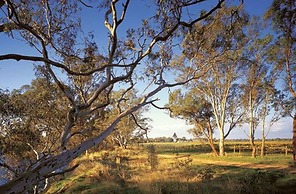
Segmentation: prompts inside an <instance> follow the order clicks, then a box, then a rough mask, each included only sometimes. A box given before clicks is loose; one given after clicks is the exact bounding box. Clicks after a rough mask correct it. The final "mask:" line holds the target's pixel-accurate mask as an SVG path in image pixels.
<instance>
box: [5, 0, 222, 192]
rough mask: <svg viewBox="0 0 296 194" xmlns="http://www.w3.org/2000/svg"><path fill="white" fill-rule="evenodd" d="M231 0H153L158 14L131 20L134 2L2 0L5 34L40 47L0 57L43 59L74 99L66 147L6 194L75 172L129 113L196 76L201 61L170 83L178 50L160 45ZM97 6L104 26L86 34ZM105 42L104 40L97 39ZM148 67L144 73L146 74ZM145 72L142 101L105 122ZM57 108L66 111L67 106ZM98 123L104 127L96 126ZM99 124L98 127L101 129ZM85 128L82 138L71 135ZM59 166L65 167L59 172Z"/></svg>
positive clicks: (52, 77) (66, 95)
mask: <svg viewBox="0 0 296 194" xmlns="http://www.w3.org/2000/svg"><path fill="white" fill-rule="evenodd" d="M224 1H225V0H216V1H213V5H214V6H212V7H209V6H207V7H206V8H207V10H206V11H203V12H202V13H201V14H199V13H198V12H196V10H199V9H198V8H200V6H201V5H203V3H204V2H203V1H199V0H181V1H180V0H178V1H156V2H154V3H153V4H151V5H152V6H150V7H145V9H146V10H149V9H151V14H150V13H148V12H147V15H145V16H143V17H142V15H137V16H136V17H133V21H132V22H130V23H125V22H124V21H125V20H126V19H127V18H128V17H131V16H132V15H129V7H130V6H131V2H130V1H129V0H125V1H124V0H122V1H121V0H107V1H102V2H99V3H95V2H94V1H90V2H89V4H88V2H83V1H74V0H67V1H66V0H63V1H49V0H44V1H31V0H26V1H22V0H0V6H1V10H2V11H3V12H2V13H1V16H0V17H1V18H0V21H1V25H0V32H1V33H2V35H3V33H6V34H7V35H8V38H10V39H11V40H12V39H14V38H16V40H23V41H24V42H25V43H27V46H28V48H29V49H32V50H34V54H31V55H26V54H19V53H14V52H12V53H1V54H0V61H1V62H3V61H5V60H16V61H29V62H34V63H37V64H38V65H39V66H40V68H41V69H43V72H44V74H45V75H46V76H47V77H48V79H50V80H51V81H52V82H54V83H55V85H57V87H58V89H59V91H60V92H61V93H62V94H63V98H65V99H66V102H67V103H66V106H64V107H62V108H65V109H66V110H65V111H66V113H65V114H64V116H63V117H62V118H65V121H64V122H63V126H62V127H61V128H60V129H59V130H60V134H61V135H60V137H59V140H58V141H56V142H58V143H59V150H58V151H57V152H56V153H54V154H53V155H50V156H48V157H43V158H40V159H39V160H38V161H36V163H35V164H34V165H32V166H30V167H29V168H28V169H26V170H25V171H24V172H23V173H21V174H20V175H19V176H17V177H16V178H14V179H12V180H11V181H10V182H8V183H7V184H5V185H2V186H1V187H0V192H1V193H26V192H28V191H29V190H31V188H33V187H34V185H37V184H38V182H40V181H43V180H45V179H47V178H49V177H52V176H55V175H58V174H62V173H65V172H68V171H70V170H73V169H74V168H75V167H77V165H75V166H71V167H69V164H70V162H71V161H73V160H74V159H75V158H77V157H78V156H79V155H81V154H82V153H83V152H84V151H85V150H87V149H89V148H92V147H94V146H96V145H98V144H100V143H101V142H102V141H103V140H104V139H105V138H106V137H107V136H109V135H110V134H111V133H112V132H113V131H114V130H115V128H116V125H117V124H118V123H119V122H120V120H121V119H122V118H124V117H125V116H127V115H130V114H132V113H133V112H136V111H138V110H139V109H140V108H142V107H144V106H147V105H151V104H153V103H154V102H155V101H157V98H155V97H154V96H155V94H157V93H158V92H159V91H161V90H162V89H164V88H168V87H173V86H177V85H182V84H185V83H187V82H188V81H190V80H192V79H194V78H197V74H198V73H199V69H198V67H196V68H194V69H193V71H191V72H188V74H187V75H188V76H184V75H185V74H183V78H184V79H183V80H179V81H178V82H168V80H167V79H166V77H165V75H166V74H165V72H166V71H167V70H169V68H170V65H171V63H170V62H171V59H172V58H171V57H170V56H169V55H171V54H172V52H173V51H174V49H172V50H171V51H172V52H158V51H160V49H159V47H157V46H160V47H162V46H164V47H166V46H168V47H170V45H178V41H180V39H178V38H179V37H176V35H179V33H180V32H181V29H182V30H184V29H186V28H190V27H192V26H193V25H194V24H196V23H198V22H200V21H202V20H204V19H206V18H207V17H208V16H210V15H211V14H213V13H215V12H216V11H217V10H218V9H219V8H221V7H223V6H224V5H223V3H224ZM139 6H144V5H143V4H140V5H139ZM96 9H100V13H99V14H98V15H93V17H92V18H91V19H93V18H96V19H97V20H98V22H97V24H98V25H99V24H100V22H101V24H102V26H103V27H105V31H104V30H102V31H101V32H96V33H95V32H94V33H88V32H84V30H83V24H84V23H83V22H84V21H85V20H83V14H82V13H81V11H83V10H86V12H88V14H94V13H96V14H97V12H95V11H97V10H96ZM138 9H141V8H138ZM142 9H143V7H142ZM93 10H95V11H93ZM103 11H105V12H104V13H103V14H102V12H103ZM193 13H194V14H193ZM131 14H132V12H131ZM84 19H85V18H84ZM87 19H88V20H89V19H90V17H88V18H87ZM100 19H101V20H100ZM136 20H137V21H136ZM85 22H88V21H85ZM133 24H137V25H138V26H135V25H133ZM95 27H97V26H95ZM209 30H210V29H209ZM104 32H106V33H104ZM124 32H126V33H124ZM85 35H86V37H85ZM104 35H105V40H106V41H105V43H106V47H103V46H102V45H103V44H104V41H101V40H103V39H104ZM98 36H99V37H98ZM98 38H99V39H98ZM98 40H100V44H102V45H100V44H98ZM12 42H13V40H12ZM172 43H173V44H172ZM167 54H168V55H167ZM148 58H150V59H153V60H148ZM20 68H21V67H20ZM142 72H145V75H143V76H142V75H141V74H140V73H142ZM176 76H178V72H176ZM139 78H143V79H144V83H147V82H148V86H150V87H145V89H144V90H143V91H142V95H141V96H140V100H139V101H138V103H136V104H134V105H133V106H131V107H129V108H127V109H125V110H120V109H118V114H117V115H116V117H114V119H113V121H112V122H109V123H105V122H104V119H102V120H100V119H99V118H100V117H97V116H101V115H102V114H103V113H102V112H104V110H105V109H107V108H108V106H109V105H110V103H112V102H111V100H110V99H111V98H110V95H111V93H112V92H111V91H113V90H114V89H115V88H116V87H121V88H123V89H125V90H129V88H130V87H132V88H133V87H137V82H136V81H142V80H137V79H139ZM147 80H148V81H147ZM81 81H82V82H83V83H87V82H88V85H90V86H91V88H89V86H87V87H84V85H83V84H82V85H81V84H80V83H81ZM89 83H92V84H89ZM124 97H125V95H123V96H120V97H119V99H117V100H115V101H114V102H115V103H118V102H120V101H121V99H124ZM53 108H54V109H56V110H57V111H59V109H60V108H61V107H53ZM94 123H101V124H102V125H100V126H99V127H95V125H94ZM96 129H97V132H98V133H96V132H94V130H96ZM81 134H83V139H81V141H72V140H73V139H74V138H76V137H77V136H78V135H81ZM71 142H73V143H72V144H71ZM64 167H69V168H66V169H65V168H64ZM57 169H59V171H55V170H57ZM63 169H64V170H63Z"/></svg>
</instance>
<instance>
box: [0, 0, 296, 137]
mask: <svg viewBox="0 0 296 194" xmlns="http://www.w3.org/2000/svg"><path fill="white" fill-rule="evenodd" d="M148 2H149V1H141V0H136V1H131V7H130V9H129V13H128V14H127V16H126V21H129V22H126V23H124V24H123V25H130V24H133V25H136V24H137V23H138V22H139V21H140V17H139V16H140V15H141V16H143V15H145V16H149V14H151V13H150V12H149V11H148V10H149V7H146V9H145V10H143V9H139V4H144V5H148ZM271 2H272V0H245V1H244V3H245V8H246V10H247V11H248V12H249V13H251V14H255V15H258V16H262V15H263V14H264V12H265V11H266V10H267V8H268V6H269V5H270V4H271ZM133 3H135V4H134V5H133ZM96 12H98V11H97V10H91V9H87V8H86V9H85V10H83V16H84V18H86V19H87V25H85V26H84V27H85V28H88V29H89V30H91V29H92V30H93V31H94V33H95V34H100V35H106V32H107V31H106V29H105V28H104V27H103V23H101V24H100V23H98V22H97V20H96V19H89V18H92V17H93V15H92V14H96ZM0 15H1V13H0ZM98 17H99V19H100V21H103V20H102V19H103V13H102V12H101V13H99V14H98ZM94 27H95V28H94ZM98 43H99V47H100V49H102V50H106V47H107V46H106V44H105V43H106V39H98ZM7 53H18V54H29V55H34V54H36V53H35V52H34V51H33V50H31V49H30V47H28V46H27V45H26V44H25V43H24V42H21V41H19V40H12V39H10V38H7V36H6V35H5V34H3V33H0V54H7ZM33 78H34V71H33V65H32V63H29V62H16V61H12V60H9V61H0V88H2V89H9V90H12V89H15V88H19V87H20V86H21V85H24V84H30V82H31V80H32V79H33ZM157 97H158V98H160V101H159V102H158V105H160V106H161V105H164V104H166V103H167V102H168V101H167V99H168V91H167V90H164V91H162V92H161V93H159V94H158V95H157ZM145 115H146V116H148V117H150V118H151V119H152V120H153V121H152V122H151V123H150V125H151V126H152V129H151V131H150V134H149V136H150V137H159V136H167V137H168V136H172V135H173V133H176V134H177V135H178V137H183V136H185V137H187V138H192V136H191V135H189V134H188V133H187V130H188V129H189V128H190V127H191V126H188V125H186V123H185V121H183V120H179V119H172V118H170V117H169V116H168V114H166V113H165V112H164V111H161V110H157V109H154V108H151V109H150V111H149V112H147V113H146V114H145ZM291 129H292V119H291V118H285V119H282V120H280V121H279V122H278V123H276V124H274V125H273V126H272V128H271V132H270V134H269V136H268V138H277V137H281V138H291V134H292V133H291ZM244 130H245V131H246V132H247V133H248V129H247V125H245V126H243V127H242V128H241V129H237V130H236V131H234V132H233V133H232V134H231V136H230V138H247V136H246V135H245V133H244ZM258 132H260V131H258ZM257 137H260V134H258V135H257Z"/></svg>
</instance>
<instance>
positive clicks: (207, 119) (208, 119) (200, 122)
mask: <svg viewBox="0 0 296 194" xmlns="http://www.w3.org/2000/svg"><path fill="white" fill-rule="evenodd" d="M167 107H168V108H169V110H170V116H171V117H176V118H180V119H184V120H186V121H187V122H188V123H189V124H192V125H193V126H194V128H192V129H189V130H188V132H189V133H191V134H192V135H193V136H195V137H197V138H201V137H204V138H206V139H207V141H208V143H209V145H210V147H211V149H212V151H213V153H214V154H215V155H216V156H218V152H217V150H216V148H215V145H214V141H213V134H214V129H215V123H214V122H213V116H214V115H213V111H212V106H211V104H210V103H209V102H207V101H206V100H205V99H204V98H203V96H201V95H198V92H197V91H195V90H194V88H193V89H192V90H190V91H188V92H186V93H185V94H182V93H181V90H180V89H179V90H175V91H174V92H172V93H171V94H170V96H169V104H167Z"/></svg>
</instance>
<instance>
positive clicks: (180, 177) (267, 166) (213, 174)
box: [47, 141, 296, 194]
mask: <svg viewBox="0 0 296 194" xmlns="http://www.w3.org/2000/svg"><path fill="white" fill-rule="evenodd" d="M288 144H290V142H284V141H282V142H268V145H270V146H271V145H272V146H273V147H275V145H276V146H277V147H283V148H285V147H286V146H287V145H288ZM239 145H241V146H242V145H245V146H247V142H227V146H229V147H228V148H227V150H228V152H227V155H226V156H225V157H215V156H213V155H212V154H211V153H209V148H208V146H207V145H204V144H200V143H195V142H186V143H185V142H184V143H155V144H153V145H151V144H143V145H140V146H134V147H130V148H129V149H127V150H124V149H121V148H115V149H113V150H108V151H101V152H96V153H92V154H88V155H84V156H82V157H80V158H78V159H77V160H76V161H75V162H74V163H80V166H79V167H78V168H77V169H75V170H74V171H73V172H71V173H69V174H67V175H65V177H64V178H63V179H61V180H58V181H55V183H54V184H52V185H51V187H50V189H49V190H48V192H47V193H124V194H142V193H143V194H166V193H171V194H173V193H176V194H177V193H178V194H180V193H181V194H182V193H184V194H185V193H186V194H187V193H189V194H190V193H204V194H207V193H293V192H294V191H295V189H296V168H294V164H292V163H291V161H292V158H291V154H288V155H286V154H285V153H284V152H283V153H277V152H276V153H271V152H270V154H267V155H266V156H265V157H257V158H251V157H250V156H249V155H250V153H248V150H247V149H246V147H244V151H243V152H242V151H241V152H240V153H239V152H233V147H234V146H239Z"/></svg>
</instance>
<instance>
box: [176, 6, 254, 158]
mask: <svg viewBox="0 0 296 194" xmlns="http://www.w3.org/2000/svg"><path fill="white" fill-rule="evenodd" d="M238 16H239V17H238ZM247 20H248V17H247V15H246V14H245V13H244V11H243V10H242V8H241V7H229V8H222V9H220V10H219V11H218V12H216V13H215V14H213V15H212V16H211V17H208V18H207V20H206V21H204V22H203V23H198V24H197V25H195V26H194V28H193V29H191V31H189V32H188V33H187V34H186V37H185V40H184V42H183V43H182V46H183V49H184V50H183V52H182V55H181V56H180V57H179V58H178V60H180V61H188V63H189V64H190V65H188V66H186V65H183V66H181V67H177V68H180V69H181V71H183V72H184V73H186V72H187V71H191V70H192V68H193V69H195V68H198V69H204V73H203V75H202V76H201V77H200V78H199V79H196V80H194V81H192V82H190V83H189V84H188V88H189V89H191V88H195V91H197V92H198V93H200V95H203V98H204V99H205V100H206V101H207V102H209V103H210V104H211V106H212V112H213V116H214V121H215V122H216V124H215V125H216V127H217V129H218V131H219V139H220V142H219V155H220V156H223V155H224V140H225V138H226V137H227V136H228V135H229V133H230V131H231V130H233V129H234V127H235V126H236V124H237V123H239V122H241V121H242V115H243V112H242V111H243V110H242V109H240V108H239V106H234V104H239V102H240V99H239V98H236V94H237V96H240V95H239V93H240V92H239V90H240V88H239V87H238V81H239V79H240V76H241V68H242V67H243V60H241V55H242V53H243V49H244V46H245V34H244V26H245V25H246V23H247ZM178 60H177V61H178ZM184 64H186V63H184ZM235 88H236V89H235ZM236 92H237V93H236ZM235 93H236V94H235ZM232 100H233V101H232ZM228 108H230V109H232V111H231V110H230V109H229V110H227V109H228ZM227 121H229V122H232V123H230V126H229V128H228V130H227V131H225V124H226V122H227Z"/></svg>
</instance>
